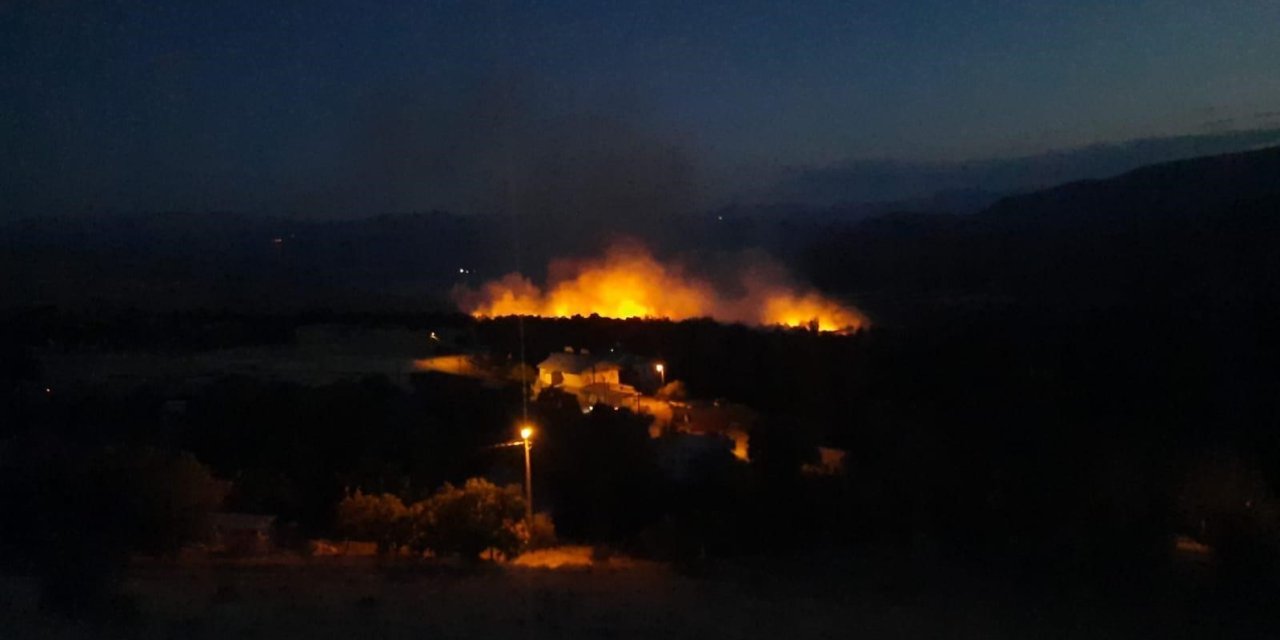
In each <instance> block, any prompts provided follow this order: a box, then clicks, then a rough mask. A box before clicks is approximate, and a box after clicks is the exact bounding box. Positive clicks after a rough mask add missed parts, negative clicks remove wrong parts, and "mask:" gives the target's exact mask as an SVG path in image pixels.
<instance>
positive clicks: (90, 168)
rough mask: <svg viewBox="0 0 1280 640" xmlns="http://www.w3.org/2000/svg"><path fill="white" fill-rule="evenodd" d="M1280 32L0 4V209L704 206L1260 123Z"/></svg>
mask: <svg viewBox="0 0 1280 640" xmlns="http://www.w3.org/2000/svg"><path fill="white" fill-rule="evenodd" d="M164 5H169V6H164ZM1278 30H1280V2H1271V1H1259V0H1241V1H1227V0H1223V1H1217V2H1203V0H1201V1H1191V0H1185V1H1184V0H1167V1H1154V0H1153V1H1146V2H1114V1H1107V2H1095V1H1092V0H1077V1H1073V2H1052V3H1049V2H1014V1H1010V2H989V1H988V2H980V1H976V0H970V1H966V0H920V1H915V2H911V1H906V0H896V1H894V0H887V1H876V2H773V3H765V2H732V3H720V2H704V1H699V2H672V3H658V2H654V3H621V2H619V3H596V2H536V3H535V2H496V1H495V2H484V1H468V2H425V1H421V0H419V1H417V2H396V1H386V2H369V3H358V2H342V3H339V2H321V1H317V0H312V1H306V2H284V1H278V2H271V1H264V0H258V1H254V2H207V3H205V2H175V3H135V2H106V1H103V2H74V1H71V0H66V1H61V2H59V1H54V0H50V1H46V2H24V1H21V0H19V1H17V2H13V1H9V2H0V162H3V169H0V171H2V172H3V173H0V189H3V191H4V193H3V200H4V203H3V204H0V214H7V215H15V214H16V215H26V214H37V213H44V212H48V211H58V212H63V211H78V210H83V209H86V208H92V209H97V210H137V209H238V210H245V211H267V212H278V213H309V212H313V211H314V212H317V213H318V214H324V215H340V214H360V213H371V212H373V211H375V210H382V209H413V208H430V207H435V206H441V207H448V208H452V209H457V210H466V209H484V208H486V207H491V206H494V205H493V202H494V200H493V198H492V197H491V196H492V194H493V193H494V190H495V189H498V188H499V187H500V186H501V185H506V186H507V187H509V188H511V189H513V190H514V191H516V192H517V193H519V194H524V195H523V196H522V197H528V198H532V199H535V200H536V199H539V198H541V199H544V200H553V199H557V198H562V197H564V196H563V194H564V193H565V192H573V193H576V192H579V191H584V190H585V191H587V192H590V193H594V194H596V196H592V197H588V198H585V199H584V201H583V206H593V205H592V203H604V204H603V205H602V206H607V203H609V202H610V201H612V199H617V198H623V199H629V201H637V200H641V201H644V202H645V203H648V204H646V206H649V205H651V206H655V207H661V206H677V207H678V206H694V205H698V206H701V205H703V204H707V203H715V202H721V201H724V200H725V199H727V198H730V197H733V196H735V195H738V194H739V193H742V192H745V191H749V190H750V189H751V188H753V187H758V186H759V185H761V184H768V183H770V182H771V181H773V180H776V179H778V177H779V176H780V175H781V174H783V173H785V172H786V171H789V170H795V169H796V168H805V167H826V166H829V165H833V164H839V163H843V162H848V161H857V160H867V159H886V158H887V159H895V160H900V161H904V162H911V163H916V162H930V163H936V162H952V161H959V160H967V159H973V158H989V157H996V156H1009V155H1021V154H1035V153H1041V152H1044V151H1048V150H1053V149H1061V148H1070V147H1078V146H1082V145H1089V144H1096V143H1106V142H1115V141H1121V140H1127V139H1133V138H1145V137H1156V136H1165V135H1173V134H1204V133H1220V132H1223V131H1228V130H1239V129H1251V128H1262V127H1267V126H1272V127H1274V126H1280V118H1278V117H1277V115H1276V114H1274V113H1273V112H1275V111H1277V110H1278V109H1280V64H1278V63H1277V62H1276V61H1277V60H1280V37H1277V36H1276V34H1277V32H1278ZM605 166H607V167H609V169H608V170H602V169H601V167H605ZM606 183H608V184H606ZM626 183H629V184H630V186H622V187H617V188H618V189H621V190H622V191H623V192H624V193H622V195H620V196H619V195H618V194H616V193H614V191H613V189H614V188H615V187H614V186H612V185H617V184H626ZM541 185H550V186H548V187H546V188H543V187H542V186H541ZM637 185H639V186H637ZM637 194H638V195H637ZM655 194H658V195H655ZM597 196H598V197H597ZM680 203H685V204H683V205H682V204H680Z"/></svg>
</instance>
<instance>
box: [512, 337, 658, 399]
mask: <svg viewBox="0 0 1280 640" xmlns="http://www.w3.org/2000/svg"><path fill="white" fill-rule="evenodd" d="M621 371H622V367H621V365H619V364H618V363H617V362H614V361H612V360H609V359H607V358H601V357H597V356H593V355H591V353H590V352H589V351H587V350H585V349H584V350H582V351H580V352H578V353H574V351H573V349H572V348H568V347H566V348H565V352H564V353H553V354H551V355H549V356H547V358H546V359H545V360H543V361H542V362H540V363H538V380H537V382H536V383H535V384H534V392H537V393H541V392H542V391H543V390H545V389H559V390H561V391H564V392H566V393H570V394H572V395H574V396H576V397H577V398H578V404H579V405H580V406H581V407H582V409H583V410H584V411H587V410H589V409H591V407H594V406H596V405H597V404H604V405H609V406H611V407H614V408H615V409H617V408H622V407H626V408H629V409H633V410H637V411H638V410H639V408H640V405H639V403H640V394H639V393H638V392H637V391H636V390H635V388H634V387H632V386H631V385H627V384H622V381H621V377H620V375H621Z"/></svg>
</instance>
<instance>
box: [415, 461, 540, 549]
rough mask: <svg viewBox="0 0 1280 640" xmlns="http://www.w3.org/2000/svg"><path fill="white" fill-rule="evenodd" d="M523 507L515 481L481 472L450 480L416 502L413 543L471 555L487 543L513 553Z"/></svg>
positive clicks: (493, 547) (519, 541) (518, 537)
mask: <svg viewBox="0 0 1280 640" xmlns="http://www.w3.org/2000/svg"><path fill="white" fill-rule="evenodd" d="M524 508H525V505H524V497H523V496H522V495H521V491H520V487H519V486H516V485H508V486H506V487H499V486H497V485H495V484H493V483H492V482H489V481H488V480H485V479H483V478H472V479H470V480H467V482H466V484H464V485H463V486H461V487H455V486H453V485H451V484H446V485H444V486H443V487H441V488H440V490H439V491H437V492H436V493H435V495H432V496H431V497H430V498H428V499H427V500H424V501H422V502H419V503H417V504H415V505H413V509H412V519H413V525H414V532H415V535H414V538H415V539H414V546H415V547H417V548H419V549H431V550H433V551H435V552H436V553H437V554H440V555H445V554H453V553H456V554H458V555H461V556H462V557H463V558H466V559H468V560H477V559H479V558H480V554H482V553H484V551H485V550H487V549H497V550H498V551H499V552H501V553H502V554H503V555H505V556H507V557H510V556H513V555H515V554H516V553H517V552H518V551H519V550H520V547H521V543H522V536H521V535H520V528H521V527H520V520H521V519H522V518H523V517H524ZM548 522H549V521H548Z"/></svg>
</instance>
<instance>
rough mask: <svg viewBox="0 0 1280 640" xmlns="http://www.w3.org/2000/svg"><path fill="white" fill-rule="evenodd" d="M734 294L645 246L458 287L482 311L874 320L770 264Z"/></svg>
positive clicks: (843, 327)
mask: <svg viewBox="0 0 1280 640" xmlns="http://www.w3.org/2000/svg"><path fill="white" fill-rule="evenodd" d="M738 280H739V281H738V282H737V283H735V284H737V285H738V286H737V287H736V292H735V293H728V292H726V291H724V290H723V289H722V288H718V287H716V286H714V285H713V284H712V283H711V282H710V281H709V280H706V279H703V278H699V277H696V276H693V275H690V274H688V273H686V270H685V268H684V266H683V265H681V264H679V263H670V262H663V261H660V260H658V259H657V258H655V257H654V256H653V254H652V253H650V252H649V251H648V250H647V249H645V248H644V247H643V246H641V245H638V244H634V243H626V244H617V245H614V246H612V247H610V248H609V249H608V250H607V251H606V252H605V254H604V255H603V256H601V257H599V258H595V259H588V260H562V261H556V262H553V263H552V264H551V266H550V269H549V275H548V278H547V286H546V288H545V289H544V288H539V287H538V286H537V285H535V284H534V283H533V282H532V281H530V280H529V279H528V278H527V277H525V276H523V275H521V274H518V273H511V274H507V275H506V276H503V277H502V278H499V279H497V280H493V281H490V282H488V283H486V284H484V285H483V286H482V287H481V288H480V289H479V290H474V289H470V288H467V287H459V288H458V289H457V290H455V292H454V297H455V299H456V300H457V302H458V304H459V306H460V307H461V308H462V309H463V310H464V311H466V312H467V313H470V314H472V315H474V316H477V317H500V316H513V315H526V316H543V317H561V318H566V317H572V316H590V315H592V314H595V315H598V316H601V317H606V318H662V319H669V320H686V319H690V318H702V317H709V318H713V319H715V320H719V321H722V322H741V323H745V324H752V325H762V326H787V327H810V328H815V329H817V330H819V331H842V332H848V331H856V330H857V329H859V328H861V327H863V326H866V325H867V324H868V321H867V318H866V316H865V315H863V314H862V312H860V311H858V310H857V309H855V308H853V307H850V306H847V305H844V304H842V303H840V302H838V301H836V300H833V299H831V298H828V297H826V296H823V295H822V294H820V293H818V292H816V291H813V290H797V289H796V288H795V287H794V286H792V285H791V284H790V282H789V279H788V278H787V276H786V274H785V272H784V271H783V270H782V269H780V268H778V267H776V266H775V265H771V264H755V265H753V266H751V267H750V268H747V269H745V270H743V271H742V272H741V273H740V274H739V277H738Z"/></svg>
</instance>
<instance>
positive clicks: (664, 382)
mask: <svg viewBox="0 0 1280 640" xmlns="http://www.w3.org/2000/svg"><path fill="white" fill-rule="evenodd" d="M653 370H654V371H657V372H658V375H659V376H660V377H661V378H662V386H664V387H665V386H667V367H666V366H665V365H663V364H662V363H661V362H659V363H658V364H655V365H653Z"/></svg>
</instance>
